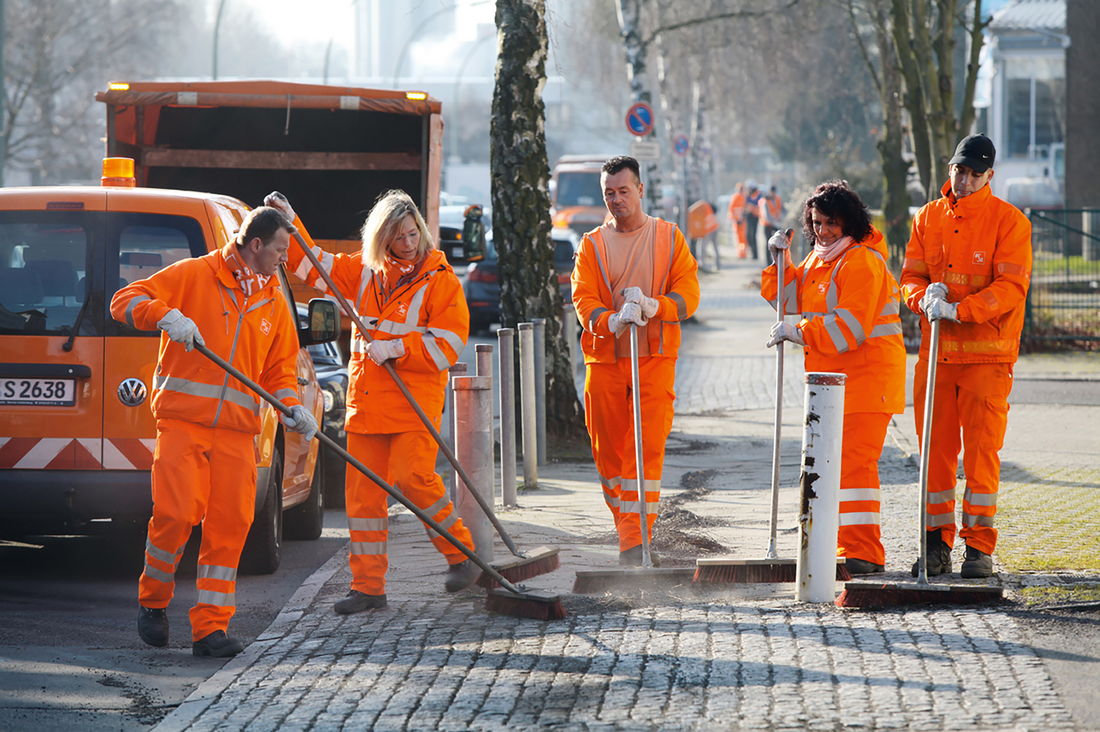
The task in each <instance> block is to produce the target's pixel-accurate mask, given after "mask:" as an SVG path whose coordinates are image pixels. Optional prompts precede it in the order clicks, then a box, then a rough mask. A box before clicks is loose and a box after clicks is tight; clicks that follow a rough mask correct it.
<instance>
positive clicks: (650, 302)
mask: <svg viewBox="0 0 1100 732" xmlns="http://www.w3.org/2000/svg"><path fill="white" fill-rule="evenodd" d="M623 298H625V300H626V302H632V303H635V304H637V305H640V306H641V307H642V315H644V316H645V317H646V318H652V317H653V316H654V315H656V314H657V308H659V307H661V303H659V302H657V299H656V298H653V297H649V296H648V295H645V294H643V293H642V288H640V287H628V288H626V289H625V290H623Z"/></svg>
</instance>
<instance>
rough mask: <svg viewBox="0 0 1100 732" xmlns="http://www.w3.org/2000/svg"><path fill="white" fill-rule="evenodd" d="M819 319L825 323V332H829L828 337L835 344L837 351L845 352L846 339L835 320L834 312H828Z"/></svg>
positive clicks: (846, 348) (846, 347) (846, 346)
mask: <svg viewBox="0 0 1100 732" xmlns="http://www.w3.org/2000/svg"><path fill="white" fill-rule="evenodd" d="M821 321H822V322H823V323H824V324H825V332H826V333H828V334H829V339H830V340H832V342H833V345H834V346H836V351H837V353H846V352H847V351H848V339H846V338H845V337H844V334H843V333H841V332H840V326H839V325H838V324H837V322H836V314H835V313H829V314H828V315H826V316H825V317H824V318H822V319H821Z"/></svg>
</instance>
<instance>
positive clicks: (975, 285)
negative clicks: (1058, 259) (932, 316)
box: [901, 183, 1031, 363]
mask: <svg viewBox="0 0 1100 732" xmlns="http://www.w3.org/2000/svg"><path fill="white" fill-rule="evenodd" d="M941 193H943V197H942V198H939V199H937V200H935V201H932V202H931V203H928V204H926V205H925V206H924V207H923V208H921V210H920V211H918V212H917V216H916V218H914V219H913V226H912V232H911V233H910V235H909V245H908V246H907V247H906V250H905V264H904V266H903V267H902V270H901V291H902V295H903V297H904V298H905V303H906V305H908V306H909V309H910V310H912V311H913V312H915V313H918V314H919V313H920V305H919V303H920V300H921V298H922V297H924V291H925V290H926V289H927V288H928V285H929V284H930V283H932V282H943V283H945V284H946V285H947V300H948V302H954V303H958V311H957V315H958V318H959V321H960V322H958V323H954V322H951V321H946V320H945V321H943V323H942V326H941V328H940V354H939V355H940V360H941V361H942V362H945V363H1013V362H1015V361H1016V358H1017V356H1018V355H1019V353H1020V332H1021V331H1022V330H1023V327H1024V307H1025V302H1026V300H1027V288H1028V286H1029V284H1030V282H1031V222H1030V221H1028V219H1027V217H1026V216H1024V215H1023V213H1021V212H1020V210H1019V209H1018V208H1016V207H1015V206H1013V205H1012V204H1010V203H1007V202H1005V201H1002V200H1001V199H999V198H996V197H995V196H994V195H993V194H992V193H991V192H990V190H989V186H988V185H986V186H984V187H982V188H981V190H978V191H975V192H974V193H971V194H970V195H969V196H966V197H964V198H962V199H960V200H958V201H956V200H955V197H954V196H953V195H952V194H951V184H950V183H946V184H944V186H943V188H942V189H941ZM920 326H921V344H920V356H921V358H922V359H926V358H927V357H928V338H929V324H928V320H927V319H926V318H921V323H920Z"/></svg>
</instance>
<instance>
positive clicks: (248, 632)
mask: <svg viewBox="0 0 1100 732" xmlns="http://www.w3.org/2000/svg"><path fill="white" fill-rule="evenodd" d="M346 527H347V523H346V519H345V517H344V514H343V512H342V511H335V510H328V511H327V512H326V516H325V531H324V533H323V535H322V536H321V538H320V539H318V540H317V541H295V542H291V541H287V542H284V543H283V557H282V566H281V568H280V569H279V571H278V572H276V573H275V574H273V575H251V576H242V577H240V578H239V579H238V582H237V601H238V603H239V605H238V608H237V614H236V616H235V617H234V619H233V622H232V623H231V625H230V632H231V633H232V634H233V635H234V636H236V637H238V638H240V639H241V640H243V641H245V642H246V643H247V642H250V641H252V640H253V639H254V638H256V636H258V635H259V634H260V633H261V632H262V631H263V630H264V629H265V628H266V627H267V626H268V625H269V624H270V623H271V621H272V620H274V618H275V616H276V615H277V614H278V612H279V610H281V609H282V607H283V605H284V604H285V603H286V601H287V600H288V599H289V598H290V596H291V595H292V594H293V593H294V591H295V590H297V589H298V587H299V585H301V584H302V582H303V581H304V580H305V579H306V578H307V577H309V576H310V574H312V573H313V572H314V570H316V569H317V568H318V567H319V566H321V565H322V564H324V563H325V561H327V560H328V559H329V558H330V557H331V556H332V555H333V554H334V553H335V552H336V551H337V550H338V549H339V548H340V547H342V546H343V545H344V544H345V543H346V542H347V528H346ZM30 541H33V542H34V543H28V544H14V543H11V542H0V628H2V629H3V631H2V634H0V729H35V730H62V729H63V730H73V729H80V730H134V729H145V728H148V727H150V726H152V725H155V724H156V723H157V722H158V721H160V719H161V718H163V717H164V716H165V715H166V714H168V712H170V711H171V710H172V709H174V708H175V707H176V706H177V705H178V704H179V703H180V702H182V701H183V700H184V699H185V698H186V697H187V695H188V694H190V693H191V692H192V691H193V690H194V689H195V687H197V686H198V685H199V684H200V683H202V682H203V681H204V680H206V679H207V678H208V677H209V676H211V675H212V674H213V673H214V672H216V671H217V670H218V669H219V668H221V667H222V665H223V664H224V660H221V659H208V658H195V657H193V656H192V655H191V636H190V627H189V624H188V622H187V610H188V608H189V607H190V606H191V605H192V604H193V602H194V598H195V585H194V578H195V553H196V549H197V547H196V546H195V542H194V541H192V542H191V544H190V545H189V546H188V549H187V552H186V553H185V555H184V559H183V560H182V562H181V564H180V571H179V572H178V574H177V579H178V580H179V581H178V582H177V586H176V597H175V599H174V600H173V602H172V605H171V606H170V607H169V610H168V616H169V623H170V627H171V640H170V643H169V646H168V647H167V648H151V647H149V646H146V645H145V644H144V643H142V641H141V640H140V639H139V638H138V636H137V629H136V618H137V599H136V593H137V577H138V575H139V574H140V572H141V564H142V552H143V546H144V542H145V538H144V536H141V537H135V536H132V535H131V536H123V537H120V536H110V537H86V536H85V537H49V538H43V537H39V538H35V539H32V540H30Z"/></svg>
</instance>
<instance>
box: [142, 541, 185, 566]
mask: <svg viewBox="0 0 1100 732" xmlns="http://www.w3.org/2000/svg"><path fill="white" fill-rule="evenodd" d="M145 552H146V553H147V554H148V555H149V556H151V557H152V558H153V559H159V560H160V561H162V562H164V563H165V564H172V565H174V564H175V563H176V560H177V559H179V557H180V554H181V553H182V552H183V547H180V549H179V550H178V551H176V552H166V551H164V550H163V549H161V548H160V547H159V546H154V545H153V542H151V541H149V540H148V539H146V540H145Z"/></svg>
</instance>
